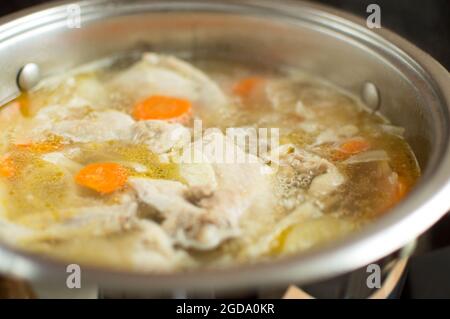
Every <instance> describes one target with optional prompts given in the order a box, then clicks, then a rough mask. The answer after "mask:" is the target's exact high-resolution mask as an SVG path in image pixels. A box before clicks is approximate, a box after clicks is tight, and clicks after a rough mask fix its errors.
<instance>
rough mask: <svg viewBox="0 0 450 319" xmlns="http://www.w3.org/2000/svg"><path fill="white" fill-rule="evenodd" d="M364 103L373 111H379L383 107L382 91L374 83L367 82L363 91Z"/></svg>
mask: <svg viewBox="0 0 450 319" xmlns="http://www.w3.org/2000/svg"><path fill="white" fill-rule="evenodd" d="M361 98H362V100H363V102H364V103H365V104H366V105H367V106H368V107H369V108H370V109H371V110H372V111H373V112H376V111H378V110H379V108H380V105H381V103H380V102H381V99H380V91H379V90H378V88H377V87H376V85H375V84H373V83H372V82H365V83H364V84H363V87H362V91H361Z"/></svg>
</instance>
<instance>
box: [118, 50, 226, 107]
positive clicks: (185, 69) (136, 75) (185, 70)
mask: <svg viewBox="0 0 450 319" xmlns="http://www.w3.org/2000/svg"><path fill="white" fill-rule="evenodd" d="M109 84H110V86H111V87H112V88H113V90H114V91H118V92H122V93H123V94H125V95H127V96H129V97H130V98H131V99H132V103H137V102H139V101H141V100H143V99H145V98H147V97H149V96H152V95H166V96H172V97H178V98H184V99H188V100H189V101H190V102H191V103H192V104H193V106H194V113H197V114H199V115H201V114H202V113H203V112H204V111H205V110H209V111H210V112H211V111H219V110H221V109H222V108H223V107H224V106H226V104H227V98H226V97H225V95H224V93H223V92H222V91H221V90H220V88H219V87H218V86H217V84H216V83H214V82H213V81H212V80H211V79H210V78H209V77H208V76H207V75H206V74H204V73H203V72H202V71H200V70H199V69H197V68H195V67H194V66H192V65H191V64H189V63H187V62H184V61H182V60H180V59H177V58H175V57H173V56H169V55H161V54H156V53H146V54H144V55H143V57H142V59H141V60H140V61H139V62H137V63H136V64H134V65H133V66H132V67H130V68H129V69H127V70H125V71H123V72H122V73H120V74H119V75H118V76H117V77H116V78H114V79H113V80H112V81H111V83H109Z"/></svg>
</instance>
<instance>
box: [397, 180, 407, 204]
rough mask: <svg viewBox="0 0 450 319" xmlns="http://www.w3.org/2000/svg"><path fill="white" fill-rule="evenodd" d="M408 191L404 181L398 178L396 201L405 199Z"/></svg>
mask: <svg viewBox="0 0 450 319" xmlns="http://www.w3.org/2000/svg"><path fill="white" fill-rule="evenodd" d="M407 191H408V187H407V186H406V183H405V181H404V180H403V178H401V177H398V180H397V192H396V196H395V197H396V201H397V202H398V201H400V200H401V199H403V197H405V195H406V193H407Z"/></svg>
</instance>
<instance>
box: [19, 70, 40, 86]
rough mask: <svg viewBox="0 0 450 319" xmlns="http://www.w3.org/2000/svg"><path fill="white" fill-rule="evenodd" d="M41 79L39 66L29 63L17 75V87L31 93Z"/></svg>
mask: <svg viewBox="0 0 450 319" xmlns="http://www.w3.org/2000/svg"><path fill="white" fill-rule="evenodd" d="M40 79H41V73H40V69H39V66H38V65H37V64H36V63H27V64H25V65H24V66H23V67H22V68H21V69H20V70H19V73H18V74H17V86H18V88H19V90H21V91H29V90H31V89H32V88H33V87H35V86H36V85H37V84H38V83H39V81H40Z"/></svg>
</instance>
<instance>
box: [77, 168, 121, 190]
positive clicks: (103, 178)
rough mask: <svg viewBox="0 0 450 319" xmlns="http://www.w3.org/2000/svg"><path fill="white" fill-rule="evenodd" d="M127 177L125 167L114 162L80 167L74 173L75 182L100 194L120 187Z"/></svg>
mask: <svg viewBox="0 0 450 319" xmlns="http://www.w3.org/2000/svg"><path fill="white" fill-rule="evenodd" d="M127 178H128V172H127V170H126V168H124V167H123V166H121V165H119V164H116V163H95V164H89V165H87V166H85V167H84V168H82V169H81V170H80V171H79V172H78V173H77V174H76V175H75V182H76V183H77V184H79V185H81V186H84V187H87V188H90V189H93V190H95V191H97V192H99V193H102V194H108V193H112V192H114V191H116V190H118V189H120V188H122V187H123V186H124V185H125V183H126V181H127Z"/></svg>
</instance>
